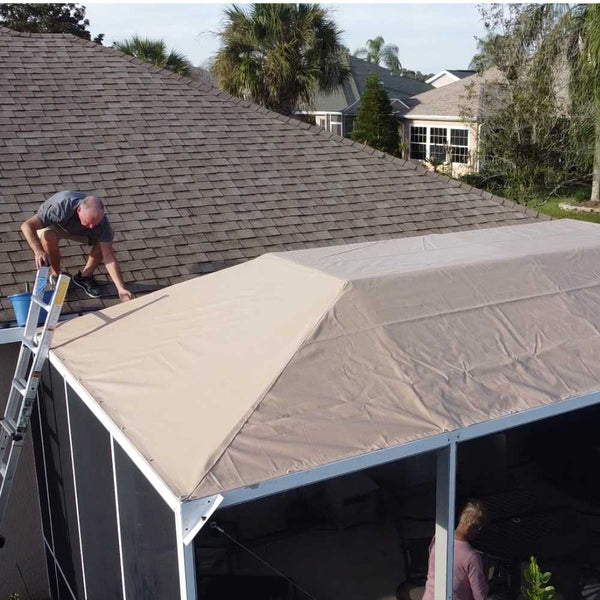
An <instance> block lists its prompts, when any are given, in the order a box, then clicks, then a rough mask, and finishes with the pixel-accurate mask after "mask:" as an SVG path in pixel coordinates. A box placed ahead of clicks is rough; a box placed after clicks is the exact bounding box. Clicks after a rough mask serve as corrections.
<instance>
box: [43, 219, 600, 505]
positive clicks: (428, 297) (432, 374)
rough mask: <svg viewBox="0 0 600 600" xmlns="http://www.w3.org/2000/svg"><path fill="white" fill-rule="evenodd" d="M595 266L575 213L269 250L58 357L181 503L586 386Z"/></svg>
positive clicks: (72, 341)
mask: <svg viewBox="0 0 600 600" xmlns="http://www.w3.org/2000/svg"><path fill="white" fill-rule="evenodd" d="M599 265H600V226H599V225H597V224H593V223H584V222H574V221H550V222H540V223H535V224H528V225H519V226H513V227H501V228H495V229H493V230H475V231H466V232H458V233H451V234H444V235H430V236H424V237H414V238H410V237H409V238H403V239H399V240H385V241H382V242H370V243H365V244H357V245H353V246H344V247H336V248H316V249H312V250H303V251H294V252H290V253H278V254H276V255H266V256H264V257H261V258H259V259H256V260H253V261H249V262H247V263H244V264H240V265H238V266H236V267H232V268H230V269H225V270H223V271H219V272H217V273H214V274H211V275H208V276H203V277H200V278H197V279H193V280H190V281H188V282H185V283H182V284H178V285H176V286H172V287H169V288H165V289H164V290H160V291H159V292H156V293H155V294H150V295H148V296H146V297H144V298H142V299H136V300H133V301H131V302H128V303H126V304H121V305H116V306H113V307H111V308H108V309H106V310H104V311H102V312H101V313H98V314H97V315H89V316H84V317H81V318H78V319H73V320H72V321H69V322H67V323H65V324H64V325H62V326H61V327H59V328H58V330H57V332H56V334H55V345H54V350H53V351H54V352H55V353H56V355H57V356H58V358H59V359H60V360H62V361H63V363H64V364H65V365H66V367H67V368H68V370H69V372H70V373H71V374H72V375H73V376H74V377H75V378H77V379H78V380H80V381H81V383H82V385H83V386H84V387H85V389H86V390H87V391H88V392H89V394H90V395H91V396H92V397H93V398H94V399H95V400H97V401H98V402H99V403H101V404H100V405H101V407H102V410H104V411H105V412H106V413H107V415H108V417H109V418H110V419H112V420H113V422H114V423H115V424H116V425H117V426H118V427H120V428H122V429H123V430H124V433H125V435H127V436H128V438H129V439H130V441H131V442H132V444H133V445H134V446H135V447H136V449H137V450H138V451H139V452H140V453H141V454H142V455H143V456H144V458H145V459H146V460H147V461H148V464H149V465H151V468H152V469H154V470H155V471H156V473H157V474H158V475H159V476H160V477H161V478H162V479H163V481H165V482H166V483H167V485H169V487H170V488H171V489H172V490H173V492H174V493H175V494H176V495H177V496H178V497H180V498H183V499H186V500H189V499H192V498H199V497H205V496H209V495H212V494H215V493H226V492H227V491H228V490H232V489H237V488H241V487H245V486H255V485H258V484H260V483H261V482H265V481H269V480H273V479H276V478H278V477H283V476H285V475H288V474H290V473H298V472H302V471H309V470H311V469H315V468H318V467H320V466H323V465H328V464H332V463H335V462H337V461H342V460H347V459H351V458H353V457H357V456H361V455H364V454H365V453H368V452H373V451H374V450H378V449H383V448H389V447H392V446H396V445H401V444H405V443H408V442H411V441H414V440H418V439H423V438H427V437H430V436H434V435H437V434H440V433H442V432H444V431H456V430H459V429H461V428H464V427H469V426H471V425H474V424H476V423H482V422H485V421H489V420H490V419H497V418H500V417H503V416H506V415H509V414H513V413H516V412H519V411H525V410H529V409H532V408H537V407H540V406H543V405H549V404H551V403H553V402H558V401H561V400H565V399H568V398H572V397H574V396H578V395H582V394H586V393H589V392H592V391H595V390H600V370H599V369H598V365H599V364H600V267H599ZM107 323H108V324H110V326H108V325H107Z"/></svg>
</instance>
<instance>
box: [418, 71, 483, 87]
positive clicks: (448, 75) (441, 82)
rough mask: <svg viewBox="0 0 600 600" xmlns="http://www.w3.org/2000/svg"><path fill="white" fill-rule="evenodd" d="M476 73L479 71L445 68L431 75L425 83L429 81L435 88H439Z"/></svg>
mask: <svg viewBox="0 0 600 600" xmlns="http://www.w3.org/2000/svg"><path fill="white" fill-rule="evenodd" d="M475 73H477V71H473V70H468V69H452V70H450V69H444V70H443V71H440V72H439V73H436V74H435V75H433V76H431V77H430V78H429V79H427V80H426V81H425V83H428V84H429V85H431V86H433V87H434V88H439V87H443V86H445V85H448V84H449V83H454V82H455V81H460V80H461V79H464V78H465V77H470V76H471V75H475Z"/></svg>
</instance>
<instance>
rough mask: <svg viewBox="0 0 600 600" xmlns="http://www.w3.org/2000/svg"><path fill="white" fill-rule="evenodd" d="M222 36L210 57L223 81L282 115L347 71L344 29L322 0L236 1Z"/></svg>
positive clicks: (305, 102)
mask: <svg viewBox="0 0 600 600" xmlns="http://www.w3.org/2000/svg"><path fill="white" fill-rule="evenodd" d="M219 37H220V38H221V49H220V50H219V51H218V53H217V54H216V56H215V57H214V61H213V63H212V72H213V75H215V76H216V77H217V81H218V84H219V86H220V87H222V88H223V89H224V90H225V91H226V92H228V93H230V94H232V95H233V96H238V97H240V98H245V99H248V100H252V101H253V102H256V103H257V104H261V105H262V106H265V107H266V108H269V109H271V110H275V111H277V112H279V113H281V114H284V115H289V114H291V113H292V112H293V111H294V110H295V109H296V108H297V107H298V106H299V105H300V104H303V105H307V106H310V105H311V104H312V98H313V95H314V93H315V91H316V90H317V88H319V89H320V90H322V91H324V92H330V91H333V90H334V89H335V88H336V87H337V86H338V85H340V84H341V83H343V81H344V80H345V79H346V78H347V77H348V75H349V69H348V66H347V62H346V60H345V53H344V50H343V46H342V44H341V41H340V38H341V31H340V30H339V29H338V28H337V26H336V25H335V23H334V22H333V21H332V20H331V19H330V18H329V16H328V13H327V11H326V10H324V9H322V8H321V7H320V6H319V5H318V4H251V5H250V6H248V7H239V6H236V5H233V6H231V7H228V8H226V9H225V25H224V27H223V29H222V30H221V32H220V33H219Z"/></svg>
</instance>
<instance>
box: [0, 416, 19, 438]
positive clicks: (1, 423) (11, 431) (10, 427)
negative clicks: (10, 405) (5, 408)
mask: <svg viewBox="0 0 600 600" xmlns="http://www.w3.org/2000/svg"><path fill="white" fill-rule="evenodd" d="M0 427H2V429H4V431H6V433H8V435H10V436H11V437H14V435H15V433H17V428H16V427H15V426H14V424H13V423H12V422H11V421H10V420H9V419H0Z"/></svg>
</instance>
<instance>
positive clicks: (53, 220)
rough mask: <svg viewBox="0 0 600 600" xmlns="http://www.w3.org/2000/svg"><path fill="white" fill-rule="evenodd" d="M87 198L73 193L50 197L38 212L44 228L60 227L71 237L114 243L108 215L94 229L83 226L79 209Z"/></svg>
mask: <svg viewBox="0 0 600 600" xmlns="http://www.w3.org/2000/svg"><path fill="white" fill-rule="evenodd" d="M86 196H88V194H83V193H81V192H73V191H67V192H58V193H57V194H54V196H50V198H48V200H46V202H44V204H42V206H40V208H39V210H38V213H37V216H38V219H39V220H40V223H41V224H42V225H43V226H44V227H50V226H58V227H60V228H61V229H62V230H63V231H66V232H67V233H70V234H71V235H82V236H87V237H90V238H93V239H97V240H98V241H99V242H112V240H113V238H114V233H113V229H112V227H111V225H110V221H109V220H108V217H107V216H106V214H104V216H103V217H102V221H100V223H98V225H96V227H93V228H92V229H89V228H88V227H84V226H83V225H82V224H81V221H80V220H79V215H78V214H77V209H78V208H79V205H80V204H81V201H82V200H83V199H84V198H85V197H86Z"/></svg>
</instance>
